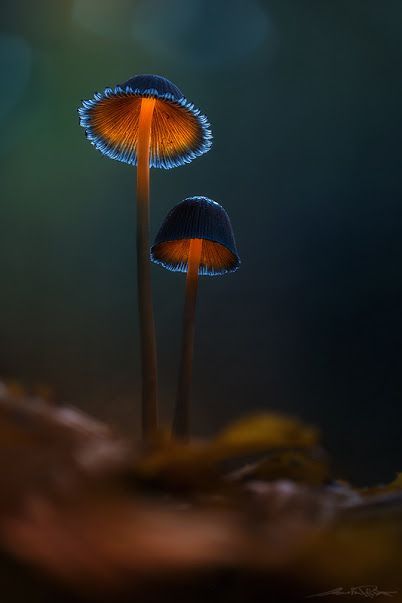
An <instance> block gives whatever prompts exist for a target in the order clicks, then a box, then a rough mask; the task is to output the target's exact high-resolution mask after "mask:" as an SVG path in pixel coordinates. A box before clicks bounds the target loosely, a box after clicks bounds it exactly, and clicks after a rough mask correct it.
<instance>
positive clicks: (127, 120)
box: [78, 75, 212, 169]
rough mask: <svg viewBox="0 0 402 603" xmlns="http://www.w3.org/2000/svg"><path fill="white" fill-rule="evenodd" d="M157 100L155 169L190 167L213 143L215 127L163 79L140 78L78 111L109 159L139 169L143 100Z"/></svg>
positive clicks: (152, 161) (99, 94) (84, 103)
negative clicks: (187, 165) (140, 124)
mask: <svg viewBox="0 0 402 603" xmlns="http://www.w3.org/2000/svg"><path fill="white" fill-rule="evenodd" d="M143 98H155V99H156V103H155V109H154V114H153V119H152V127H151V148H150V160H149V163H150V167H158V168H165V169H170V168H174V167H178V166H180V165H184V164H185V163H190V161H192V160H193V159H195V158H196V157H199V156H200V155H202V154H203V153H206V152H207V151H208V150H209V149H210V147H211V144H212V134H211V129H210V125H209V123H208V120H207V118H206V117H205V115H202V114H201V113H200V111H199V109H197V108H196V107H195V106H194V105H193V104H192V103H190V102H189V101H188V100H187V99H186V98H185V97H184V96H183V94H182V92H181V91H180V90H179V88H178V87H177V86H175V85H174V84H172V82H170V81H169V80H168V79H166V78H164V77H161V76H159V75H136V76H135V77H133V78H131V79H130V80H128V81H127V82H125V83H124V84H121V85H118V86H115V87H114V88H105V90H104V91H103V92H97V93H96V94H95V95H94V97H93V98H92V99H90V100H84V101H82V105H81V107H79V109H78V113H79V116H80V125H81V126H82V127H83V128H84V129H85V133H86V136H87V138H88V140H89V141H90V142H91V143H92V144H93V145H94V146H95V147H96V148H97V149H98V150H99V151H100V152H101V153H103V154H104V155H106V156H107V157H110V158H111V159H117V160H118V161H123V162H124V163H129V164H131V165H137V136H138V124H139V114H140V108H141V100H142V99H143Z"/></svg>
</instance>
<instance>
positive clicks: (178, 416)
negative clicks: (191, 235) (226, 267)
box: [173, 239, 202, 440]
mask: <svg viewBox="0 0 402 603" xmlns="http://www.w3.org/2000/svg"><path fill="white" fill-rule="evenodd" d="M201 253H202V239H190V249H189V253H188V267H187V278H186V294H185V302H184V313H183V334H182V344H181V359H180V369H179V380H178V385H177V398H176V408H175V413H174V420H173V432H174V434H175V435H177V436H178V437H181V438H183V439H185V440H187V439H188V438H189V435H190V389H191V375H192V367H193V349H194V330H195V307H196V301H197V289H198V271H199V266H200V261H201Z"/></svg>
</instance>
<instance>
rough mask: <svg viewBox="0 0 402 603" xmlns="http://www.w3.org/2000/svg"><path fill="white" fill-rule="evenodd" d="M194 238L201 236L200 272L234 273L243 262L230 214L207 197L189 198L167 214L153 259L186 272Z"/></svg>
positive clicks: (155, 246)
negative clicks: (241, 261)
mask: <svg viewBox="0 0 402 603" xmlns="http://www.w3.org/2000/svg"><path fill="white" fill-rule="evenodd" d="M191 239H202V241H203V243H202V252H201V261H200V268H199V274H205V275H208V276H215V275H219V274H225V273H227V272H234V271H235V270H237V268H238V267H239V265H240V258H239V254H238V253H237V249H236V243H235V239H234V235H233V229H232V225H231V223H230V219H229V216H228V215H227V213H226V211H225V210H224V209H223V207H222V206H221V205H219V203H216V201H212V200H211V199H208V198H207V197H189V198H188V199H185V200H184V201H182V202H181V203H179V204H178V205H176V206H175V207H173V209H171V210H170V212H169V213H168V215H167V216H166V218H165V220H164V222H163V224H162V226H161V227H160V230H159V232H158V234H157V236H156V239H155V242H154V245H153V246H152V248H151V260H152V261H153V262H155V264H160V265H161V266H163V267H164V268H167V269H168V270H173V271H178V272H187V267H188V254H189V249H190V240H191Z"/></svg>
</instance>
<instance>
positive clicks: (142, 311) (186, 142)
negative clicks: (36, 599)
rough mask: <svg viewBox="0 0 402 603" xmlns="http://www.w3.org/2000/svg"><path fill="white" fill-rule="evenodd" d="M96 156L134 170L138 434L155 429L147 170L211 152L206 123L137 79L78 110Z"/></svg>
mask: <svg viewBox="0 0 402 603" xmlns="http://www.w3.org/2000/svg"><path fill="white" fill-rule="evenodd" d="M78 112H79V115H80V124H81V126H82V127H83V128H84V129H85V133H86V136H87V138H88V140H89V141H90V142H91V143H92V144H93V145H94V146H95V147H96V148H97V149H98V150H99V151H101V153H103V154H104V155H106V156H107V157H110V158H111V159H117V160H118V161H123V162H124V163H128V164H131V165H136V166H137V284H138V296H139V302H138V307H139V320H140V342H141V365H142V369H141V370H142V430H143V436H144V437H145V438H149V436H150V435H151V434H152V433H154V432H155V429H156V427H157V420H158V417H157V412H158V409H157V362H156V342H155V325H154V317H153V308H152V291H151V271H150V262H149V168H150V167H157V168H165V169H170V168H174V167H178V166H180V165H184V164H185V163H189V162H190V161H192V160H193V159H195V158H196V157H198V156H200V155H202V154H203V153H206V152H207V151H208V150H209V148H210V147H211V140H212V136H211V131H210V126H209V123H208V121H207V118H206V117H205V116H204V115H202V114H201V113H200V111H199V109H197V108H196V107H195V106H194V105H193V104H192V103H190V102H189V101H188V100H187V99H186V98H185V97H184V96H183V94H182V93H181V91H180V90H179V88H177V86H175V85H174V84H172V82H170V81H169V80H167V79H166V78H164V77H161V76H158V75H137V76H135V77H133V78H132V79H130V80H128V81H127V82H125V83H124V84H121V85H118V86H115V87H114V88H106V89H105V90H104V91H103V92H101V93H99V92H98V93H96V94H95V95H94V97H93V98H92V99H90V100H84V101H82V105H81V107H80V108H79V109H78Z"/></svg>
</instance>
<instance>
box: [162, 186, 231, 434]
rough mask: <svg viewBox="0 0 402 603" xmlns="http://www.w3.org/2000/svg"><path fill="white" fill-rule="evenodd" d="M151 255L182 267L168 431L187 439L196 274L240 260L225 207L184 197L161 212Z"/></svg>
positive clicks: (218, 269) (221, 271) (211, 272)
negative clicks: (182, 297) (182, 300)
mask: <svg viewBox="0 0 402 603" xmlns="http://www.w3.org/2000/svg"><path fill="white" fill-rule="evenodd" d="M151 260H152V261H153V262H155V263H156V264H160V265H161V266H163V267H164V268H167V269H168V270H172V271H176V272H186V273H187V276H186V292H185V303H184V312H183V334H182V344H181V359H180V369H179V378H178V384H177V395H176V407H175V412H174V420H173V431H174V433H175V435H177V436H178V437H181V438H183V439H188V437H189V433H190V388H191V374H192V364H193V348H194V324H195V308H196V300H197V288H198V275H200V274H201V275H205V276H216V275H221V274H225V273H228V272H234V271H235V270H237V268H238V267H239V265H240V258H239V255H238V253H237V249H236V243H235V239H234V235H233V230H232V226H231V224H230V220H229V216H228V215H227V213H226V211H225V210H224V209H223V207H222V206H221V205H219V203H216V201H212V200H211V199H208V198H207V197H189V198H187V199H185V200H184V201H182V202H181V203H179V204H178V205H176V206H175V207H174V208H173V209H172V210H171V211H170V212H169V214H168V215H167V216H166V218H165V220H164V222H163V224H162V226H161V228H160V230H159V232H158V234H157V236H156V239H155V242H154V245H153V246H152V248H151Z"/></svg>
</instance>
